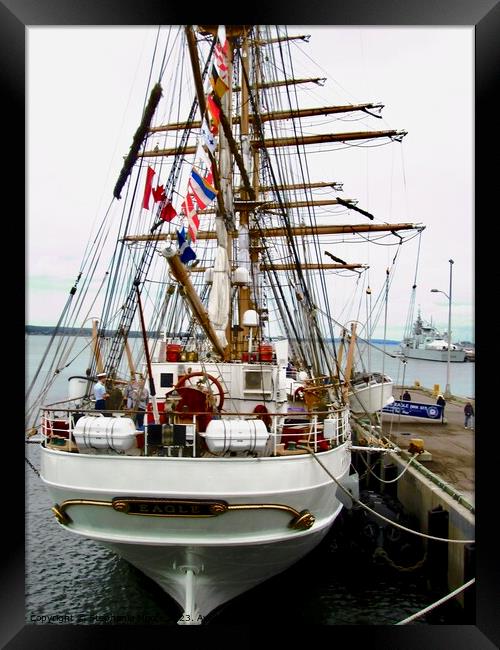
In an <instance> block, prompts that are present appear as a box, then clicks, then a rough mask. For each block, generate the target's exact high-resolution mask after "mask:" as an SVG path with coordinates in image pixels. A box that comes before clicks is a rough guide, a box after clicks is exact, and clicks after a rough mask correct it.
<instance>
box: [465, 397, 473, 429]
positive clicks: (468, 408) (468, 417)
mask: <svg viewBox="0 0 500 650" xmlns="http://www.w3.org/2000/svg"><path fill="white" fill-rule="evenodd" d="M473 417H474V408H473V406H472V404H471V403H470V402H467V404H466V405H465V406H464V418H465V419H464V427H465V428H466V429H468V428H469V427H470V428H471V429H473V428H474V427H473V426H472V418H473Z"/></svg>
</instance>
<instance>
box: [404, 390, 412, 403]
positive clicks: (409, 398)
mask: <svg viewBox="0 0 500 650" xmlns="http://www.w3.org/2000/svg"><path fill="white" fill-rule="evenodd" d="M403 399H404V400H405V402H411V395H410V393H409V392H408V391H407V390H405V392H404V393H403Z"/></svg>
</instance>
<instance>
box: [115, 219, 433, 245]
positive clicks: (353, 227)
mask: <svg viewBox="0 0 500 650" xmlns="http://www.w3.org/2000/svg"><path fill="white" fill-rule="evenodd" d="M424 229H425V226H423V225H422V224H414V223H393V224H372V223H367V224H364V223H363V224H344V225H333V224H329V225H322V226H291V228H290V232H291V234H292V236H293V237H307V236H308V235H342V234H343V235H354V234H356V233H362V232H393V231H394V232H396V231H398V230H424ZM233 235H236V233H233ZM169 236H170V235H168V234H159V235H127V236H126V237H123V239H122V240H121V241H130V242H131V241H136V242H140V241H166V240H167V238H168V237H169ZM286 236H288V230H287V229H286V228H281V227H276V228H262V229H261V230H258V231H253V230H250V237H251V238H260V237H286ZM197 238H198V239H215V238H216V235H215V233H214V232H212V231H206V230H199V231H198V235H197Z"/></svg>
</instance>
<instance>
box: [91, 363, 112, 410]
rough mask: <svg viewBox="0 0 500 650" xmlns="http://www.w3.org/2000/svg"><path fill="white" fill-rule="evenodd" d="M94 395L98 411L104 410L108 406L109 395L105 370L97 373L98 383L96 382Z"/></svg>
mask: <svg viewBox="0 0 500 650" xmlns="http://www.w3.org/2000/svg"><path fill="white" fill-rule="evenodd" d="M94 397H95V409H96V411H104V410H105V408H106V398H107V397H109V395H108V392H107V389H106V373H105V372H100V373H99V374H98V375H97V383H96V384H94Z"/></svg>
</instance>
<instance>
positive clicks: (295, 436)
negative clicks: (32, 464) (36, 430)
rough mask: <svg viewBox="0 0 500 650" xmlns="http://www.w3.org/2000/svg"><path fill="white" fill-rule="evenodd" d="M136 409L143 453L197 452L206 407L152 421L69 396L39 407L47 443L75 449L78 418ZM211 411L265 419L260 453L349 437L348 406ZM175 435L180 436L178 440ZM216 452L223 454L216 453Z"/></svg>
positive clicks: (333, 443) (312, 447)
mask: <svg viewBox="0 0 500 650" xmlns="http://www.w3.org/2000/svg"><path fill="white" fill-rule="evenodd" d="M138 413H141V414H142V415H144V427H143V430H136V437H137V446H138V448H140V449H143V452H142V453H144V455H152V454H155V455H168V456H170V455H182V454H183V453H187V454H189V455H192V456H196V454H197V448H198V449H199V444H200V441H199V440H198V441H197V435H196V434H195V432H199V428H200V427H199V418H200V417H201V416H203V417H204V419H205V421H206V417H207V413H206V412H203V413H200V412H182V413H179V412H176V411H161V412H160V422H154V416H153V414H152V413H151V412H150V411H146V412H144V411H134V410H130V409H126V410H120V409H113V410H109V411H105V410H103V411H96V410H95V409H93V408H87V409H82V408H76V405H75V404H72V403H71V401H66V402H58V403H55V404H51V405H50V406H48V407H45V408H43V409H42V418H41V434H42V438H43V441H44V444H45V445H46V446H50V447H51V448H59V449H60V450H61V451H78V448H77V445H76V440H75V438H74V429H75V426H76V424H77V422H78V420H79V419H80V418H81V417H83V416H96V417H106V418H120V417H129V418H132V419H135V417H136V416H137V414H138ZM209 415H210V416H211V419H215V420H218V419H226V420H228V419H229V420H257V419H261V420H263V421H264V423H265V425H266V428H267V431H268V433H269V437H268V441H267V445H266V453H265V454H263V455H274V456H277V455H294V454H300V453H308V452H309V451H314V452H322V451H327V450H328V449H331V448H333V447H337V446H339V445H341V444H343V443H344V442H346V441H347V440H348V439H350V425H349V409H348V408H344V409H337V410H333V411H332V410H330V411H315V412H313V413H307V412H305V411H303V412H300V413H297V412H288V413H264V414H260V413H259V414H256V413H255V412H249V413H236V412H235V413H230V412H224V413H215V414H209ZM175 427H177V429H176V428H175ZM179 427H180V429H179ZM182 427H184V429H183V428H182ZM179 431H180V434H179ZM183 431H184V438H183ZM203 433H204V432H203V431H201V433H200V435H201V436H202V437H203ZM176 434H177V440H176ZM179 436H180V437H181V438H183V439H182V440H181V441H180V444H179V440H178V438H179ZM213 439H214V438H213V436H212V440H213ZM215 439H217V438H215ZM152 440H154V442H152ZM176 443H177V444H176ZM183 450H184V451H183ZM110 451H111V447H110ZM214 455H217V456H220V455H224V454H223V453H215V454H214Z"/></svg>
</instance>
